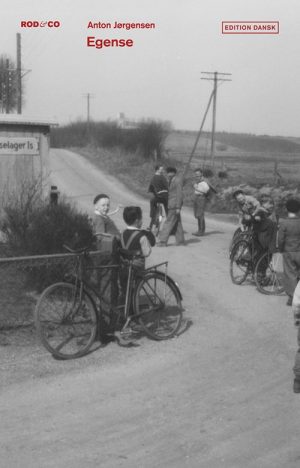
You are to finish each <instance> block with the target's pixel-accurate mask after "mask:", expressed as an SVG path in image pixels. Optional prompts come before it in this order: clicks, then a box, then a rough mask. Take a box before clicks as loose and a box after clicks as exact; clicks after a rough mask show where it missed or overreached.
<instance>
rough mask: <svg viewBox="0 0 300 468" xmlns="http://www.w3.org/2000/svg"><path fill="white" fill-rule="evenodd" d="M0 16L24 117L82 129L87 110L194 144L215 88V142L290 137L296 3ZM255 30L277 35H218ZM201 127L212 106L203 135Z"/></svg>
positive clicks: (217, 0)
mask: <svg viewBox="0 0 300 468" xmlns="http://www.w3.org/2000/svg"><path fill="white" fill-rule="evenodd" d="M1 7H2V8H1V13H2V16H1V19H2V24H1V29H0V44H1V46H0V56H1V55H2V54H6V55H8V56H9V57H14V61H15V57H16V50H17V47H16V45H17V44H16V42H17V41H16V34H20V36H21V41H20V49H21V67H22V71H23V79H22V89H24V110H25V111H26V112H28V113H29V114H31V115H42V114H43V115H46V117H47V118H49V119H51V120H55V121H57V122H60V124H61V125H66V124H67V122H74V121H76V120H77V119H85V118H86V116H87V112H88V109H87V108H89V112H90V118H91V120H95V121H106V120H114V119H115V118H116V116H117V115H118V113H119V112H120V111H122V112H124V113H125V114H126V115H128V117H129V118H132V119H136V120H140V119H142V116H149V118H152V119H154V120H158V119H160V120H163V121H170V122H172V125H173V126H174V128H176V129H178V130H179V129H183V130H185V129H186V131H193V132H194V131H198V129H199V127H200V124H201V122H202V118H203V116H204V114H205V112H206V108H207V104H208V102H209V99H210V96H211V93H212V90H213V88H214V84H215V81H214V80H215V79H216V83H217V88H216V89H217V99H216V130H217V131H221V132H228V133H239V134H252V135H267V136H281V137H284V138H293V137H294V138H298V137H300V135H299V133H300V132H299V120H300V87H299V85H298V80H297V76H298V75H299V74H300V59H299V57H300V28H299V27H298V23H297V18H298V17H300V2H299V1H298V0H288V2H286V0H276V1H275V2H274V0H264V1H263V2H261V0H252V2H241V1H240V0H214V1H213V2H211V1H208V0H200V1H199V0H188V2H182V1H179V0H175V1H174V0H164V1H163V2H162V1H158V0H152V1H151V2H150V1H149V0H126V2H124V0H114V1H113V2H105V1H104V0H85V2H74V1H71V0H52V1H51V2H48V1H46V0H39V1H38V0H30V1H28V2H24V0H1ZM254 20H255V22H257V24H258V23H268V22H274V23H276V24H278V26H279V28H278V31H277V32H276V34H275V33H272V32H271V33H268V34H266V33H258V32H257V33H256V34H248V33H247V34H240V33H239V34H231V33H229V32H230V31H227V33H226V34H225V33H224V31H223V29H222V25H223V23H230V22H234V23H238V22H241V23H246V22H254ZM34 22H35V24H33V23H34ZM90 22H92V23H101V24H111V27H110V28H102V27H99V28H95V29H94V28H89V27H88V25H89V23H90ZM115 22H117V23H118V25H121V26H118V27H117V28H114V27H113V26H114V25H115ZM54 24H55V25H56V26H54ZM127 24H130V25H139V24H143V25H146V24H148V25H154V27H151V28H146V27H145V28H144V27H143V28H139V27H138V28H137V27H135V26H134V27H133V28H132V26H130V29H127V28H126V25H127ZM124 25H125V26H124ZM20 49H19V50H20ZM215 72H217V74H218V75H214V73H215ZM226 80H230V81H226ZM211 122H212V106H211V107H210V109H209V111H208V114H207V120H206V122H205V125H204V130H207V129H210V128H211ZM207 131H209V130H207Z"/></svg>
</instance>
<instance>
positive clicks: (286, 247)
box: [278, 218, 300, 252]
mask: <svg viewBox="0 0 300 468" xmlns="http://www.w3.org/2000/svg"><path fill="white" fill-rule="evenodd" d="M278 247H279V250H280V252H300V218H286V219H282V220H280V223H279V231H278Z"/></svg>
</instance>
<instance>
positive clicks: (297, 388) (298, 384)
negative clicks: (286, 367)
mask: <svg viewBox="0 0 300 468" xmlns="http://www.w3.org/2000/svg"><path fill="white" fill-rule="evenodd" d="M293 391H294V393H300V380H298V379H295V380H294V385H293Z"/></svg>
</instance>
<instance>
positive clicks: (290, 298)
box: [286, 296, 293, 306]
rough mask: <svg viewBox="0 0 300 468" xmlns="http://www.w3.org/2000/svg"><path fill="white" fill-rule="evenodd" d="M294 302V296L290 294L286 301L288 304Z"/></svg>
mask: <svg viewBox="0 0 300 468" xmlns="http://www.w3.org/2000/svg"><path fill="white" fill-rule="evenodd" d="M292 302H293V298H292V296H289V298H288V300H287V301H286V305H287V306H291V305H292Z"/></svg>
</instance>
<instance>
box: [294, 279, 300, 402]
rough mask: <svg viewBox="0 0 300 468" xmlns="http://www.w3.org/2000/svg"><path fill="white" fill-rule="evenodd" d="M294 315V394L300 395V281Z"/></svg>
mask: <svg viewBox="0 0 300 468" xmlns="http://www.w3.org/2000/svg"><path fill="white" fill-rule="evenodd" d="M292 306H293V307H292V308H293V313H294V324H295V327H297V328H298V333H297V341H298V351H297V353H296V357H295V364H294V368H293V371H294V375H295V379H294V387H293V390H294V393H300V281H299V282H298V284H297V286H296V289H295V291H294V296H293V303H292Z"/></svg>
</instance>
